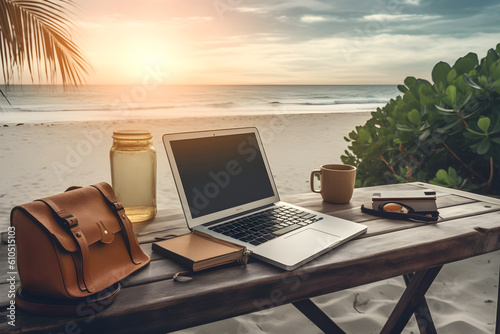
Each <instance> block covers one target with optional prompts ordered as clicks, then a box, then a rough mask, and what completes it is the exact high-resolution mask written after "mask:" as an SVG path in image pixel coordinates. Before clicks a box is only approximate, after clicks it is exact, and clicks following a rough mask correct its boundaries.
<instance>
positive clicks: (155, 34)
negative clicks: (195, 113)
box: [74, 0, 500, 84]
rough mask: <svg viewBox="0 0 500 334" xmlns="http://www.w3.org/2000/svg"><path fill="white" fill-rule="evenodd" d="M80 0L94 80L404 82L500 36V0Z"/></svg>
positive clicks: (480, 50)
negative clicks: (157, 75) (155, 75)
mask: <svg viewBox="0 0 500 334" xmlns="http://www.w3.org/2000/svg"><path fill="white" fill-rule="evenodd" d="M75 2H76V4H77V6H78V8H77V9H76V10H75V13H76V18H75V21H76V25H77V27H78V29H77V30H76V31H74V39H75V41H76V42H77V44H78V45H79V46H80V48H81V49H82V51H83V53H84V54H85V55H86V56H87V58H88V59H89V61H90V63H91V64H92V67H93V71H92V72H91V73H90V75H89V76H88V77H87V83H89V84H138V83H141V82H142V81H144V80H145V78H146V77H147V75H148V74H147V73H150V72H151V70H152V69H154V70H155V71H160V72H161V73H163V74H166V75H164V76H163V79H162V80H163V82H162V83H164V84H399V83H402V82H403V80H404V78H405V77H406V76H415V77H420V78H424V79H428V80H430V74H431V70H432V67H433V66H434V65H435V64H436V63H437V62H439V61H446V62H448V63H450V65H453V63H454V62H455V61H456V59H457V58H459V57H462V56H464V55H466V54H467V53H468V52H471V51H472V52H475V53H477V54H478V56H479V58H482V57H484V56H485V55H486V52H487V50H488V49H489V48H494V47H495V46H496V44H497V43H500V24H498V18H499V17H500V2H499V1H498V0H495V1H490V0H476V1H470V0H440V1H430V0H388V1H385V0H353V1H340V0H330V1H326V0H272V1H270V0H196V1H194V0H191V1H186V0H177V1H172V0H140V1H138V0H75ZM148 71H149V72H148Z"/></svg>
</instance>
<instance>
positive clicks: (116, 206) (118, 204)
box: [113, 202, 123, 211]
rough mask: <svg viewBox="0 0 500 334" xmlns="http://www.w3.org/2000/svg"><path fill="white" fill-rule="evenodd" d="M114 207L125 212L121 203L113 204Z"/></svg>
mask: <svg viewBox="0 0 500 334" xmlns="http://www.w3.org/2000/svg"><path fill="white" fill-rule="evenodd" d="M113 205H114V207H115V209H116V211H120V210H123V205H122V203H121V202H113Z"/></svg>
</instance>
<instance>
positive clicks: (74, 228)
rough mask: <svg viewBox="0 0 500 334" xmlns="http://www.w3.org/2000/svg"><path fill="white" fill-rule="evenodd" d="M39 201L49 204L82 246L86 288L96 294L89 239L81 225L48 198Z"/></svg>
mask: <svg viewBox="0 0 500 334" xmlns="http://www.w3.org/2000/svg"><path fill="white" fill-rule="evenodd" d="M38 201H41V202H43V203H45V204H47V206H48V207H49V208H50V209H51V210H52V212H54V214H55V215H56V216H57V217H58V218H59V221H62V222H63V224H64V225H65V227H67V228H68V229H69V230H70V231H71V233H72V234H73V237H74V238H75V240H76V242H77V243H78V246H80V250H81V251H82V267H83V268H82V271H83V280H84V282H85V286H86V287H87V291H88V292H90V293H94V292H96V291H95V290H94V286H93V284H92V282H93V281H92V278H91V275H90V254H89V244H88V242H87V238H85V234H83V233H82V230H81V228H80V225H79V224H78V219H77V218H76V217H75V216H73V215H72V214H70V213H68V212H67V211H65V210H64V209H61V208H60V207H59V206H58V205H57V204H56V203H55V202H54V201H53V200H52V199H50V198H48V197H46V198H42V199H39V200H38Z"/></svg>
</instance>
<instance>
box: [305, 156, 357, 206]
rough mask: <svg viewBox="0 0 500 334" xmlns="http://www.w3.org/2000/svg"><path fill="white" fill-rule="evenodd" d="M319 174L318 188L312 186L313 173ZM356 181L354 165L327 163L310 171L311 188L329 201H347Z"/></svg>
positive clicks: (338, 202)
mask: <svg viewBox="0 0 500 334" xmlns="http://www.w3.org/2000/svg"><path fill="white" fill-rule="evenodd" d="M316 174H319V179H320V189H319V190H316V189H315V188H314V179H315V175H316ZM355 181H356V167H354V166H350V165H342V164H328V165H323V166H321V169H318V170H313V171H312V172H311V190H312V191H313V192H315V193H320V194H321V197H323V200H324V201H326V202H330V203H336V204H345V203H349V201H350V200H351V197H352V193H353V191H354V182H355Z"/></svg>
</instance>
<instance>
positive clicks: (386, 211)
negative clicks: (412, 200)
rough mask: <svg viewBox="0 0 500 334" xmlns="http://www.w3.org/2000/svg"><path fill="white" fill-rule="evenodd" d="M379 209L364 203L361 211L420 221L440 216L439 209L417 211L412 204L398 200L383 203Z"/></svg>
mask: <svg viewBox="0 0 500 334" xmlns="http://www.w3.org/2000/svg"><path fill="white" fill-rule="evenodd" d="M377 209H378V210H373V209H368V208H366V207H365V206H364V205H362V206H361V211H363V212H365V213H368V214H371V215H374V216H378V217H383V218H390V219H398V220H410V221H414V222H419V223H428V222H435V221H437V220H438V218H439V212H437V211H415V210H414V209H413V208H412V207H411V206H409V205H406V204H403V203H398V202H386V203H382V204H380V205H379V206H378V208H377Z"/></svg>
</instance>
